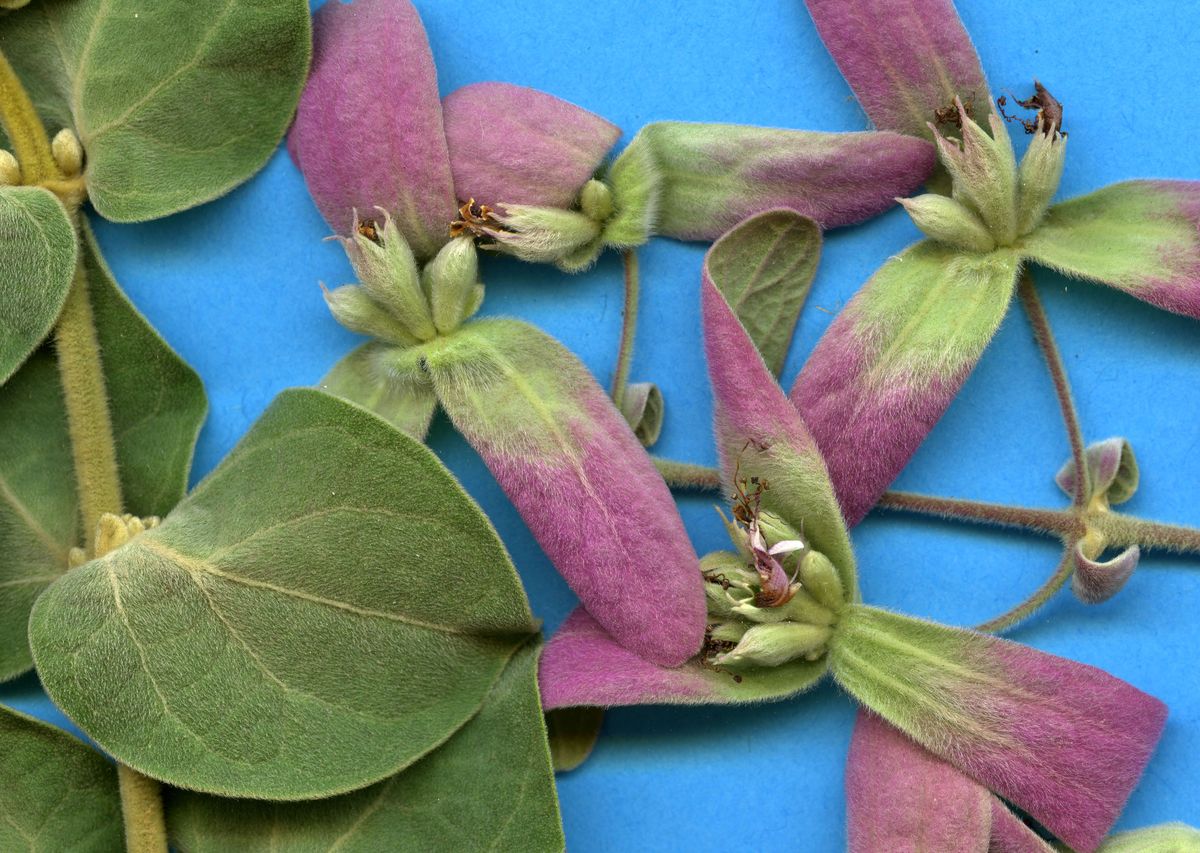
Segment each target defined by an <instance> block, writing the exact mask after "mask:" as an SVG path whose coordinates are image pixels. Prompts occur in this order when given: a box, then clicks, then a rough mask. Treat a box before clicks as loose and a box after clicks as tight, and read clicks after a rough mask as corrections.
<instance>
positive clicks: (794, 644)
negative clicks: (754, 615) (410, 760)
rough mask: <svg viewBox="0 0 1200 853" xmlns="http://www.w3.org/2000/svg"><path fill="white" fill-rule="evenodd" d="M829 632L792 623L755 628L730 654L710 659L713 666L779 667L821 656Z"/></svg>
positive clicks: (757, 626)
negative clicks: (802, 659) (802, 658)
mask: <svg viewBox="0 0 1200 853" xmlns="http://www.w3.org/2000/svg"><path fill="white" fill-rule="evenodd" d="M832 634H833V631H832V629H830V628H827V627H821V626H818V625H803V624H799V623H796V622H778V623H775V624H772V625H755V626H754V627H752V628H750V630H748V631H747V632H746V633H745V635H744V636H743V637H742V639H741V640H740V641H739V642H738V644H737V646H735V647H734V648H733V650H732V651H729V652H726V653H725V654H719V655H716V656H714V657H713V659H712V662H713V663H714V664H715V665H717V666H780V665H781V664H785V663H788V662H789V661H793V660H796V659H797V658H801V657H809V656H810V655H814V656H815V655H819V654H820V653H822V652H824V650H825V647H826V644H827V643H828V642H829V638H830V636H831V635H832Z"/></svg>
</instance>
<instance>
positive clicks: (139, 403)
mask: <svg viewBox="0 0 1200 853" xmlns="http://www.w3.org/2000/svg"><path fill="white" fill-rule="evenodd" d="M83 253H84V254H83V266H84V270H85V272H86V273H87V277H88V279H87V280H88V295H89V296H90V297H91V300H92V311H93V314H94V316H95V320H96V332H97V335H98V336H99V340H100V347H101V349H102V350H103V352H104V379H105V382H106V385H107V388H108V397H109V401H110V404H111V405H110V411H111V412H112V419H113V432H114V437H115V439H116V444H117V463H118V470H119V472H120V475H121V488H122V491H123V493H124V495H125V509H126V510H128V511H129V512H132V513H134V514H136V515H140V516H147V515H165V514H166V513H167V512H168V511H170V509H171V507H173V506H174V505H175V504H176V503H178V502H179V500H180V498H182V497H183V494H184V491H185V490H186V489H187V478H188V469H189V468H190V467H191V462H192V451H193V449H194V448H195V445H196V436H197V434H198V433H199V431H200V424H201V423H202V422H203V421H204V415H205V412H206V411H207V408H208V403H207V401H206V400H205V397H204V386H203V385H202V384H201V383H200V377H199V376H197V375H196V372H195V371H194V370H192V369H191V368H190V367H188V366H187V364H185V363H184V362H183V360H182V359H180V358H179V356H178V355H176V354H175V352H174V351H173V350H171V348H170V347H169V346H167V344H166V342H164V341H163V339H162V338H160V337H159V336H158V333H157V332H155V331H154V329H153V328H152V327H151V326H150V325H149V324H148V323H147V322H146V320H145V318H144V317H142V315H141V314H139V313H138V311H137V309H136V308H134V307H133V305H132V304H130V302H129V300H128V299H126V298H125V294H123V293H122V292H121V289H120V288H119V287H118V286H117V283H116V282H115V281H114V280H113V278H112V275H111V274H110V273H109V271H108V268H107V267H106V266H105V264H104V260H103V258H101V257H100V253H99V250H98V249H97V247H96V244H95V241H94V239H93V238H92V234H91V231H90V229H88V228H87V227H86V225H85V226H84V228H83ZM70 448H71V444H70V439H69V437H68V434H67V415H66V411H65V409H64V408H63V402H62V386H61V385H60V384H59V380H58V370H57V367H56V365H55V359H54V352H53V349H52V348H51V347H49V346H46V347H43V348H42V349H41V350H39V351H38V352H36V353H34V354H33V356H31V357H30V359H29V360H28V361H27V362H26V363H25V365H24V366H23V367H22V368H21V369H20V370H19V371H18V372H17V374H16V375H15V376H13V378H12V380H11V381H9V383H8V384H7V385H5V386H4V387H3V388H0V555H3V556H2V557H0V681H3V680H5V679H8V678H12V677H14V676H16V675H20V674H21V673H22V672H25V671H26V670H28V669H29V668H30V667H31V666H33V659H32V658H31V657H30V655H29V646H28V643H27V642H26V639H25V633H26V624H27V622H28V621H29V610H30V608H31V607H33V602H34V601H35V600H36V599H37V597H38V596H39V595H41V593H42V590H44V589H45V588H46V587H47V586H49V585H50V584H51V583H52V582H53V581H54V580H55V579H56V578H57V577H58V576H59V575H60V574H62V572H63V571H65V569H66V567H67V552H68V550H69V549H70V548H71V547H72V546H73V545H76V544H79V540H80V539H81V538H82V536H81V535H80V534H81V531H80V530H79V529H78V527H79V521H78V516H77V512H78V508H77V501H76V493H75V472H74V468H73V467H72V460H71V450H70Z"/></svg>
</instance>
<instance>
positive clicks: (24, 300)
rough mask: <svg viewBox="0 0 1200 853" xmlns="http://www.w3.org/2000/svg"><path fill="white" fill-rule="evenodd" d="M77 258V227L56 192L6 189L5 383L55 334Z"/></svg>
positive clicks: (2, 213)
mask: <svg viewBox="0 0 1200 853" xmlns="http://www.w3.org/2000/svg"><path fill="white" fill-rule="evenodd" d="M75 258H76V241H75V229H74V228H72V227H71V220H70V218H69V217H68V216H67V212H66V210H64V209H63V206H62V205H61V204H59V201H58V199H57V198H55V197H54V194H53V193H51V192H49V191H47V190H44V189H40V188H38V187H0V384H2V383H4V382H5V381H7V379H8V378H9V377H10V376H12V375H13V372H14V371H15V370H16V369H17V368H18V367H20V366H21V362H23V361H25V359H26V358H28V357H29V354H30V353H31V352H33V351H34V350H35V349H37V345H38V344H40V343H41V342H42V339H43V338H45V337H46V335H48V334H49V333H50V329H51V328H52V327H53V326H54V321H55V320H57V319H58V313H59V312H60V311H61V310H62V306H63V302H65V301H66V298H67V291H68V290H69V289H70V287H71V278H72V276H74V274H75Z"/></svg>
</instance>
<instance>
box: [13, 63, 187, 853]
mask: <svg viewBox="0 0 1200 853" xmlns="http://www.w3.org/2000/svg"><path fill="white" fill-rule="evenodd" d="M0 123H2V124H3V125H4V128H5V130H6V131H7V133H8V137H9V139H10V140H11V142H12V146H13V153H14V154H15V155H16V157H17V161H18V163H20V165H21V180H22V183H24V184H27V185H51V186H53V185H56V184H59V183H62V182H63V180H64V176H63V174H62V173H61V172H60V171H59V168H58V164H57V163H56V162H55V160H54V154H53V152H52V150H51V148H50V139H49V136H48V134H47V133H46V128H45V125H43V124H42V121H41V118H40V117H39V116H38V114H37V111H36V110H35V109H34V107H33V102H32V101H30V99H29V95H28V93H27V92H26V91H25V87H24V86H22V85H21V81H20V80H19V79H18V78H17V75H16V73H15V72H14V71H13V68H12V65H11V64H9V62H8V59H7V57H5V56H4V54H3V52H0ZM52 191H53V190H52ZM60 197H62V195H61V194H60ZM80 199H82V195H81V194H80V193H75V194H68V195H67V196H66V198H65V199H64V202H66V203H68V204H71V206H72V207H75V203H76V202H77V200H80ZM68 200H69V201H68ZM71 213H72V214H73V215H74V216H75V217H76V219H77V222H78V225H77V228H80V229H82V228H86V227H87V226H86V225H85V224H84V223H83V222H82V220H81V219H79V213H78V210H77V209H73V210H71ZM80 242H82V241H80ZM54 338H55V342H56V347H57V352H58V368H59V377H60V378H61V380H62V386H63V397H64V400H65V404H66V409H67V422H68V425H69V430H70V437H71V452H72V455H73V457H74V462H75V479H76V485H77V487H78V492H79V504H80V515H81V517H82V521H83V529H84V535H85V537H86V540H87V546H88V551H89V553H91V551H92V547H93V545H94V541H95V536H96V526H97V523H98V521H99V519H100V516H101V515H102V514H103V513H105V512H111V513H114V514H118V515H119V514H120V513H121V511H122V509H123V502H122V499H121V481H120V479H119V478H118V475H117V455H116V446H115V444H114V442H113V432H112V418H111V416H110V414H109V410H108V392H107V390H106V388H105V382H104V371H103V369H102V366H101V360H100V343H99V340H98V339H97V336H96V324H95V321H94V319H93V316H92V304H91V297H90V296H89V294H88V286H87V271H86V269H85V268H84V264H83V258H82V256H81V257H80V259H79V264H78V266H77V267H76V269H75V276H74V278H73V280H72V281H71V290H70V292H69V294H68V295H67V302H66V305H65V306H64V307H63V312H62V315H61V316H60V317H59V320H58V325H57V326H56V327H55V330H54ZM93 556H102V555H99V554H93ZM117 775H118V780H119V783H120V789H121V811H122V814H123V816H124V820H125V840H126V845H127V847H128V850H129V853H167V829H166V822H165V821H164V819H163V805H162V792H161V790H160V788H159V784H158V783H157V782H155V781H154V780H152V779H149V778H147V777H145V776H143V775H142V774H140V773H138V772H137V771H136V770H134V769H132V768H130V767H126V766H124V765H122V764H119V763H118V765H117Z"/></svg>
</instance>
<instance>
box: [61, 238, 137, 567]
mask: <svg viewBox="0 0 1200 853" xmlns="http://www.w3.org/2000/svg"><path fill="white" fill-rule="evenodd" d="M54 341H55V349H56V351H57V353H58V375H59V378H60V379H61V381H62V387H63V400H64V402H65V403H66V409H67V424H68V426H69V428H70V435H71V454H72V456H73V458H74V461H75V481H76V483H77V485H78V489H79V511H80V516H81V518H82V520H83V531H84V536H85V537H86V541H87V549H88V552H89V553H91V551H92V547H93V545H94V544H95V536H96V524H97V522H99V520H100V516H101V515H103V514H104V513H106V512H111V513H116V514H118V515H119V514H120V513H121V510H122V507H123V501H122V499H121V481H120V479H119V477H118V475H117V452H116V445H115V444H114V442H113V431H112V418H111V416H110V415H109V411H108V391H107V389H106V387H105V382H104V370H103V368H102V366H101V361H100V341H99V340H98V339H97V337H96V324H95V322H94V320H93V317H92V302H91V298H90V296H89V294H88V283H87V271H86V270H85V269H84V266H83V259H82V258H81V259H80V261H79V266H78V267H77V268H76V270H75V278H74V279H73V280H72V282H71V291H70V293H69V294H68V295H67V302H66V304H65V305H64V306H63V311H62V314H61V315H60V316H59V318H58V325H57V326H56V327H55V329H54ZM94 556H99V555H94Z"/></svg>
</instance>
